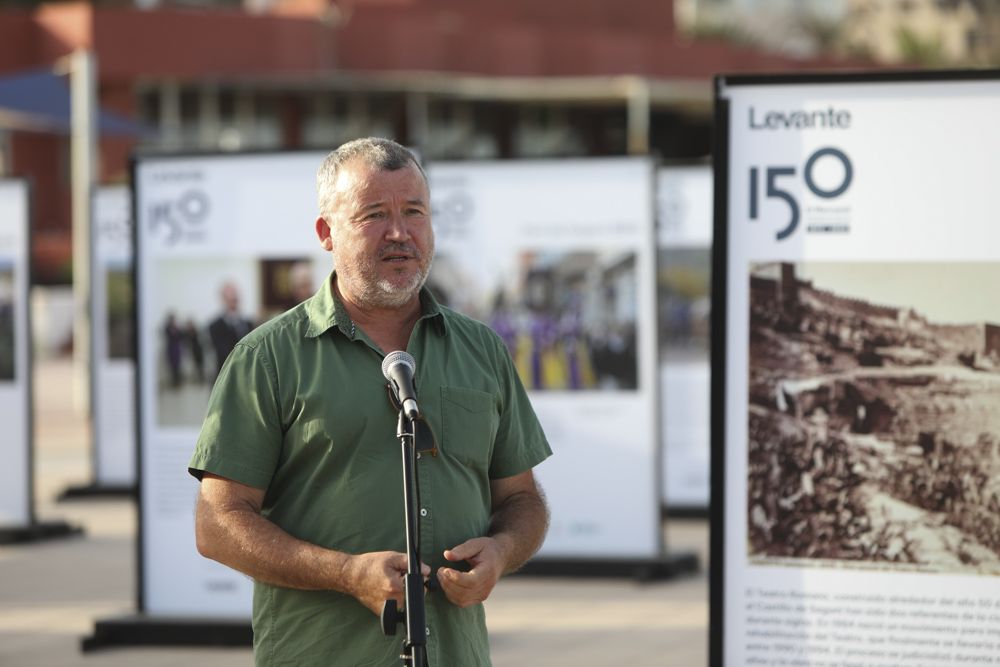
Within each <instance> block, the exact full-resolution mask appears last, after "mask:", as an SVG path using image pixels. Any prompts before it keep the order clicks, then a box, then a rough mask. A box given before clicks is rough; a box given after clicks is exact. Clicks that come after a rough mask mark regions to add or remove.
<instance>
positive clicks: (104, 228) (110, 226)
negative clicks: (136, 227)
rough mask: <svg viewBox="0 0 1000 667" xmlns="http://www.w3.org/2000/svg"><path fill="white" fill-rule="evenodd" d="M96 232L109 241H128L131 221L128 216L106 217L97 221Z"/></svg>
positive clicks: (129, 239)
mask: <svg viewBox="0 0 1000 667" xmlns="http://www.w3.org/2000/svg"><path fill="white" fill-rule="evenodd" d="M97 234H98V236H99V237H100V238H101V239H102V240H104V241H107V242H109V243H115V244H124V243H128V242H129V241H131V239H132V222H131V221H130V220H129V219H128V218H117V217H110V216H109V217H106V218H104V219H102V220H100V221H99V222H98V223H97Z"/></svg>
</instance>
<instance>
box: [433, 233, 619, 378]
mask: <svg viewBox="0 0 1000 667" xmlns="http://www.w3.org/2000/svg"><path fill="white" fill-rule="evenodd" d="M635 264H636V258H635V253H633V252H615V251H603V252H592V251H586V252H530V251H524V252H521V253H519V255H518V256H517V259H516V269H515V273H516V278H515V279H514V280H510V281H506V282H505V281H498V282H497V283H495V284H493V285H490V286H489V287H487V288H484V289H483V290H482V292H480V293H476V294H470V293H469V292H470V290H474V289H475V287H473V285H474V282H473V281H470V280H465V279H462V278H461V276H462V275H465V274H463V271H470V272H471V271H473V270H474V268H475V267H474V266H470V267H463V266H460V265H459V263H458V260H457V258H455V257H453V256H449V255H444V254H439V255H438V257H437V258H435V260H434V268H433V269H432V272H431V276H430V279H429V280H428V285H429V286H430V287H431V289H433V290H434V293H435V295H436V296H437V297H438V298H439V300H440V301H441V302H442V303H445V304H447V305H451V306H452V307H454V308H456V309H458V310H460V311H461V312H463V313H465V314H467V315H470V316H472V317H475V318H476V319H479V320H481V321H483V322H486V323H487V324H489V325H490V327H492V328H493V330H494V331H496V332H497V333H498V334H499V335H500V337H501V338H502V339H503V341H504V343H505V344H506V346H507V349H508V350H509V351H510V354H511V357H513V359H514V363H515V365H516V367H517V371H518V374H519V375H520V377H521V381H522V382H523V383H524V386H525V387H526V388H527V389H529V390H533V391H582V390H611V391H615V390H634V389H636V387H637V368H636V363H637V362H636V309H637V306H636V276H635V270H636V269H635ZM445 285H447V286H448V287H447V288H445V287H444V286H445Z"/></svg>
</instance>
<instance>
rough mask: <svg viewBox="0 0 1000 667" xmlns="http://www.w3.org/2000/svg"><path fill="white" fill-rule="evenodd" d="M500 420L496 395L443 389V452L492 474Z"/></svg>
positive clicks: (448, 388)
mask: <svg viewBox="0 0 1000 667" xmlns="http://www.w3.org/2000/svg"><path fill="white" fill-rule="evenodd" d="M499 425H500V419H499V416H498V415H497V410H496V400H495V398H494V396H493V394H489V393H487V392H485V391H479V390H478V389H466V388H464V387H441V443H440V444H441V450H442V451H443V452H444V454H445V455H447V456H451V457H454V458H456V459H458V460H459V461H461V462H462V463H464V464H465V465H467V466H470V467H472V468H476V469H479V470H483V471H488V470H489V463H490V460H491V458H492V456H493V441H494V439H495V438H496V434H497V429H498V428H499Z"/></svg>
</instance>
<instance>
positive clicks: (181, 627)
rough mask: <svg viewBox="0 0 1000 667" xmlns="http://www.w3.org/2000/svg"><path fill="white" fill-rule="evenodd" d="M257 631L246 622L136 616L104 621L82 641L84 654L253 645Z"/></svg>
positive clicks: (81, 645) (98, 622) (100, 621)
mask: <svg viewBox="0 0 1000 667" xmlns="http://www.w3.org/2000/svg"><path fill="white" fill-rule="evenodd" d="M251 645H253V630H252V629H251V628H250V623H249V621H246V620H244V619H232V620H226V619H218V618H178V619H170V618H161V617H152V616H146V615H144V614H133V615H128V616H121V617H118V618H109V619H102V620H99V621H97V623H96V624H95V625H94V633H93V634H92V635H90V636H89V637H85V638H84V639H83V640H81V642H80V650H82V651H83V652H84V653H86V652H89V651H95V650H99V649H102V648H108V647H111V646H251Z"/></svg>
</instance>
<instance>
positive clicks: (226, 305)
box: [208, 281, 254, 376]
mask: <svg viewBox="0 0 1000 667" xmlns="http://www.w3.org/2000/svg"><path fill="white" fill-rule="evenodd" d="M219 301H220V302H221V305H222V311H221V312H220V313H219V314H218V315H217V316H216V317H215V319H213V320H212V321H211V322H210V323H209V325H208V335H209V338H210V339H211V341H212V350H213V351H214V352H215V375H216V376H218V375H219V371H220V370H222V364H224V363H225V362H226V357H228V356H229V353H230V352H232V350H233V348H234V347H236V343H237V342H238V341H239V340H240V339H241V338H243V336H246V335H247V334H248V333H250V330H251V329H253V327H254V323H253V321H252V320H251V319H250V318H248V317H245V316H244V315H243V314H242V313H241V312H240V291H239V288H238V287H237V286H236V284H235V283H233V282H231V281H226V282H225V283H223V284H222V287H221V288H220V289H219Z"/></svg>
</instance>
